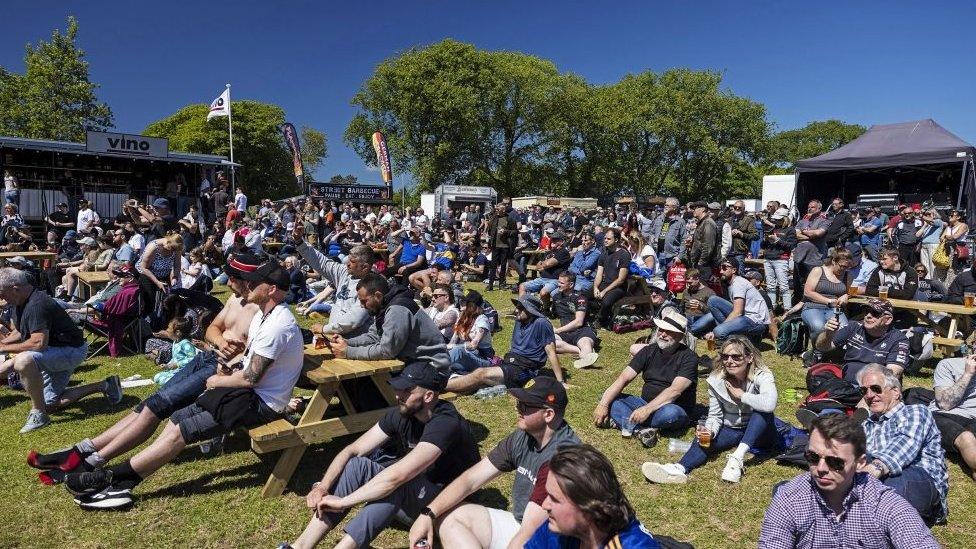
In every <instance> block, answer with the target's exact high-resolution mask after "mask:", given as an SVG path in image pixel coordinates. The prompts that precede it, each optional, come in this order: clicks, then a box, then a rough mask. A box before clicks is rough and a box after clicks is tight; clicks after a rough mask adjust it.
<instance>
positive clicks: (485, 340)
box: [468, 315, 491, 349]
mask: <svg viewBox="0 0 976 549" xmlns="http://www.w3.org/2000/svg"><path fill="white" fill-rule="evenodd" d="M478 330H484V331H485V336H484V337H482V338H481V341H479V342H478V348H479V349H487V348H489V347H491V321H490V320H488V316H487V315H478V316H477V317H476V318H475V319H474V324H472V325H471V329H470V330H468V339H474V338H475V337H477V336H478Z"/></svg>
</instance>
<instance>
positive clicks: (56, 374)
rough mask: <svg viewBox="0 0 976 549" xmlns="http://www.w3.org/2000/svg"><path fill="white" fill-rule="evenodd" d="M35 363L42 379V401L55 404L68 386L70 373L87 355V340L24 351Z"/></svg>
mask: <svg viewBox="0 0 976 549" xmlns="http://www.w3.org/2000/svg"><path fill="white" fill-rule="evenodd" d="M24 353H25V354H27V356H28V357H30V359H31V360H33V361H34V363H35V364H37V369H38V370H40V372H41V379H42V380H43V381H44V403H45V404H47V405H49V406H50V405H54V404H57V403H58V402H59V401H60V400H61V394H62V393H64V390H65V389H67V388H68V382H70V381H71V374H73V373H75V369H77V368H78V366H81V363H82V362H84V361H85V357H86V356H88V342H87V341H86V342H85V343H82V344H81V345H80V346H78V347H48V348H47V349H44V350H43V351H24Z"/></svg>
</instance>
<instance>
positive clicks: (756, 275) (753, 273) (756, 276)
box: [742, 269, 766, 282]
mask: <svg viewBox="0 0 976 549" xmlns="http://www.w3.org/2000/svg"><path fill="white" fill-rule="evenodd" d="M742 276H744V277H745V278H748V279H749V280H758V281H760V282H762V281H763V280H765V279H766V277H764V276H763V275H762V274H761V273H760V272H759V271H757V270H755V269H749V270H748V271H746V272H745V274H743V275H742Z"/></svg>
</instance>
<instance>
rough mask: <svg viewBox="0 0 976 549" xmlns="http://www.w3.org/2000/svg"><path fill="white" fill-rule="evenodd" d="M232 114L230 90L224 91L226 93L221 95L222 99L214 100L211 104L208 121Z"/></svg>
mask: <svg viewBox="0 0 976 549" xmlns="http://www.w3.org/2000/svg"><path fill="white" fill-rule="evenodd" d="M229 114H230V88H227V89H226V90H224V93H222V94H220V97H218V98H217V99H214V100H213V103H210V112H209V113H208V114H207V120H210V119H211V118H213V117H215V116H227V115H229Z"/></svg>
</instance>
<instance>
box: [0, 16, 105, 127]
mask: <svg viewBox="0 0 976 549" xmlns="http://www.w3.org/2000/svg"><path fill="white" fill-rule="evenodd" d="M77 36H78V22H77V21H76V20H75V18H74V17H69V18H68V28H67V30H66V31H65V33H64V34H62V33H61V31H60V30H55V31H54V32H53V34H52V35H51V41H50V42H44V41H40V42H38V43H37V45H36V46H34V45H31V44H28V45H27V52H26V55H25V56H24V65H25V68H26V70H25V72H24V74H22V75H20V74H15V73H12V72H9V71H7V70H6V69H4V68H3V67H0V133H3V134H8V135H16V136H20V137H30V138H36V139H57V140H64V141H83V140H84V138H85V132H86V131H87V130H105V129H108V128H111V127H112V126H113V117H112V110H111V109H110V108H109V106H108V105H106V104H105V103H102V102H99V101H98V98H97V97H96V95H95V90H96V89H98V85H97V84H94V83H93V82H92V81H91V80H90V78H89V75H88V62H87V61H85V52H84V51H83V50H81V49H80V48H79V47H78V46H77V44H76V38H77Z"/></svg>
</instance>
